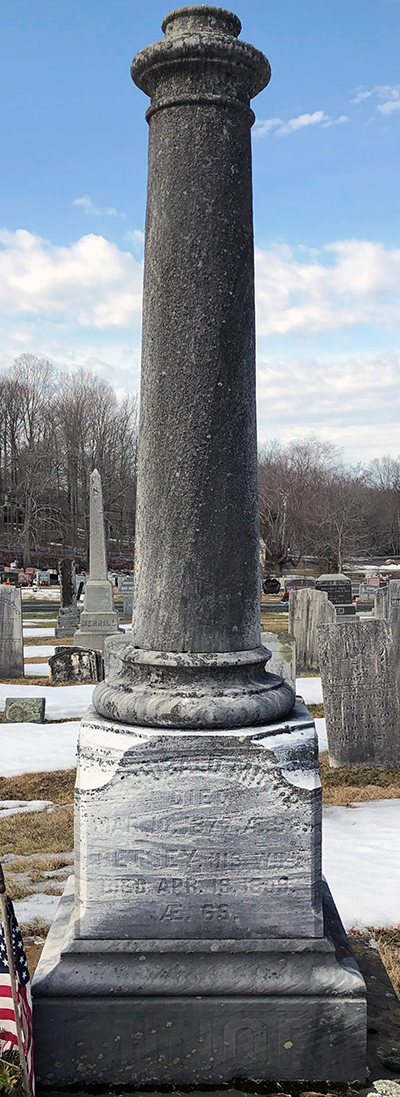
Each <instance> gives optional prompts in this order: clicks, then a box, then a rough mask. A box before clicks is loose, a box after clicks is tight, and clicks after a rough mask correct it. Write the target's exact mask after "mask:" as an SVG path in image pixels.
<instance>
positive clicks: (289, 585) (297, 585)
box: [284, 575, 315, 594]
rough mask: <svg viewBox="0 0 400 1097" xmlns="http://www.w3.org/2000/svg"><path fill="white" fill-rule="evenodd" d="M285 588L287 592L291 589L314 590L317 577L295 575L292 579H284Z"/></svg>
mask: <svg viewBox="0 0 400 1097" xmlns="http://www.w3.org/2000/svg"><path fill="white" fill-rule="evenodd" d="M284 588H285V593H286V594H288V592H289V591H291V590H314V588H315V579H312V578H308V579H307V578H306V577H305V576H304V577H303V576H302V575H293V577H292V578H291V579H285V580H284Z"/></svg>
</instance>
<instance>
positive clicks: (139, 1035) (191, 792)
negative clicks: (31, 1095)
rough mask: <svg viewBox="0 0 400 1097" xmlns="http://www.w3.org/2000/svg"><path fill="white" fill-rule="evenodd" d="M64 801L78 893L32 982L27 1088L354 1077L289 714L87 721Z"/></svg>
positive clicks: (316, 805)
mask: <svg viewBox="0 0 400 1097" xmlns="http://www.w3.org/2000/svg"><path fill="white" fill-rule="evenodd" d="M76 805H77V806H76V838H75V848H76V864H75V887H74V881H73V880H72V879H71V886H70V888H69V889H67V891H66V893H65V895H64V897H63V899H62V900H61V903H60V906H59V910H58V914H57V917H56V920H55V922H54V925H53V927H52V930H51V932H50V935H49V938H48V940H47V943H46V946H45V949H44V951H43V954H42V957H41V960H40V963H39V966H38V969H37V972H36V975H35V979H34V983H33V993H34V1024H35V1039H36V1070H37V1075H38V1078H39V1080H40V1082H41V1084H42V1085H48V1084H52V1085H68V1084H75V1085H76V1084H77V1083H79V1084H82V1083H84V1082H86V1083H89V1082H90V1083H91V1084H100V1083H107V1084H114V1085H115V1084H116V1083H119V1084H120V1083H121V1080H123V1082H124V1083H125V1084H131V1085H137V1086H143V1085H147V1084H154V1085H156V1084H157V1085H161V1084H166V1083H168V1084H174V1085H184V1084H185V1085H186V1084H191V1085H200V1084H202V1085H205V1084H213V1085H215V1084H219V1083H220V1082H222V1081H224V1082H227V1081H229V1080H231V1079H233V1078H234V1077H237V1076H240V1077H242V1078H246V1077H248V1078H254V1077H256V1078H263V1079H266V1080H267V1079H270V1080H273V1079H298V1078H303V1079H304V1078H306V1079H307V1080H309V1081H310V1080H313V1079H314V1080H319V1079H323V1078H330V1079H332V1080H335V1081H345V1080H347V1081H348V1080H354V1079H356V1078H359V1079H360V1081H363V1080H364V1076H365V1045H366V1002H365V986H364V982H363V980H362V978H361V976H360V973H359V971H358V969H357V967H356V964H355V962H354V960H353V958H352V957H351V954H350V953H349V949H348V945H347V939H346V935H345V933H344V930H343V928H342V927H341V924H340V922H339V919H338V915H337V912H336V910H335V908H334V906H333V904H332V900H331V899H330V897H329V895H328V896H325V899H324V902H323V899H322V877H321V858H320V842H321V788H320V781H319V774H318V745H317V737H316V732H315V725H314V721H313V720H312V718H311V716H310V714H309V713H308V711H307V709H306V708H305V706H303V705H298V706H296V708H295V710H294V713H293V714H292V716H291V717H290V718H289V719H288V720H287V721H285V722H281V723H279V724H275V725H269V726H266V727H256V728H239V729H237V728H236V729H225V730H221V731H211V732H210V731H207V730H203V731H193V730H190V729H186V730H177V729H174V730H170V729H162V728H161V729H160V728H148V727H132V726H130V725H123V724H120V723H117V722H114V723H112V722H111V721H107V720H105V719H104V718H102V717H99V716H97V714H96V713H95V712H94V710H93V709H90V710H89V712H88V714H87V716H86V717H85V718H84V719H83V720H82V724H81V730H80V738H79V765H78V777H77V789H76ZM73 892H75V895H74V894H73Z"/></svg>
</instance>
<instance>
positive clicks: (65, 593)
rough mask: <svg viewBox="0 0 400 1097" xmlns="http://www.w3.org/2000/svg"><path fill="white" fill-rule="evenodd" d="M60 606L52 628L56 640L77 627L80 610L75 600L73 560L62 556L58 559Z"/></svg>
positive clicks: (71, 632) (72, 632) (69, 634)
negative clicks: (55, 622)
mask: <svg viewBox="0 0 400 1097" xmlns="http://www.w3.org/2000/svg"><path fill="white" fill-rule="evenodd" d="M58 574H59V578H60V599H61V607H60V612H59V614H58V618H57V625H56V628H55V630H54V632H55V636H56V639H57V640H63V639H64V638H65V637H67V636H68V637H69V636H73V635H74V632H75V629H77V628H78V625H79V619H80V610H79V608H78V605H77V600H76V574H75V561H74V560H70V559H69V558H68V557H64V559H63V560H59V561H58Z"/></svg>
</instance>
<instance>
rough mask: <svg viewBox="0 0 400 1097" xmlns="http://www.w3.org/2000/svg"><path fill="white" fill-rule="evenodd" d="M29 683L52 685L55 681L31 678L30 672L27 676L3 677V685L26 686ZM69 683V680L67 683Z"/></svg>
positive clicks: (32, 684) (31, 684)
mask: <svg viewBox="0 0 400 1097" xmlns="http://www.w3.org/2000/svg"><path fill="white" fill-rule="evenodd" d="M27 683H29V685H30V686H52V685H53V682H51V681H50V678H33V677H32V678H31V675H30V674H27V675H26V678H2V679H1V684H2V686H26V685H27ZM63 685H64V683H63ZM65 685H68V682H66V683H65Z"/></svg>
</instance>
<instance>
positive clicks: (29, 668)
mask: <svg viewBox="0 0 400 1097" xmlns="http://www.w3.org/2000/svg"><path fill="white" fill-rule="evenodd" d="M24 675H25V678H49V676H50V667H49V664H48V663H25V664H24Z"/></svg>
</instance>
